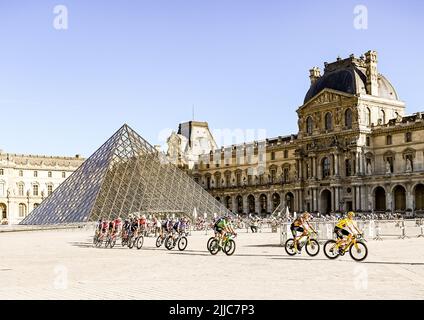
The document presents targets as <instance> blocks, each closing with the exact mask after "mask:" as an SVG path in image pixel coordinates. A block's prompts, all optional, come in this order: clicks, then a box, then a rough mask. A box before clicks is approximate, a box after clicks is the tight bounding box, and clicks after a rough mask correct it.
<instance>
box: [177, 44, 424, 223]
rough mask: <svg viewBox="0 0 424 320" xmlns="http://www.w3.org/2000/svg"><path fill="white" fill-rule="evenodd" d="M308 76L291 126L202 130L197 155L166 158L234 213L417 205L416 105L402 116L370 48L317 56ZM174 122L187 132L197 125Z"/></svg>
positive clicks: (423, 128)
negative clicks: (219, 137)
mask: <svg viewBox="0 0 424 320" xmlns="http://www.w3.org/2000/svg"><path fill="white" fill-rule="evenodd" d="M310 80H311V85H310V88H309V90H308V91H307V93H306V96H305V99H304V101H303V104H302V105H301V106H300V107H299V108H298V109H297V114H298V127H299V131H298V133H296V134H292V135H288V136H280V137H277V138H270V139H266V140H265V141H253V142H249V143H245V144H242V145H230V146H224V147H222V148H219V149H216V148H215V145H216V143H215V141H214V140H213V137H210V136H209V135H204V134H201V135H202V139H206V141H203V144H204V145H205V146H208V148H205V150H204V151H206V152H204V153H203V154H199V155H198V158H197V161H194V162H193V158H192V154H190V153H189V154H190V157H191V158H190V159H191V160H190V163H188V162H187V161H184V159H185V153H184V150H187V149H186V148H180V149H179V150H180V151H181V152H182V153H181V155H180V156H179V157H177V158H174V160H175V161H177V162H178V163H179V165H181V166H185V167H186V169H187V171H188V172H189V173H190V174H191V175H192V176H193V177H194V179H195V180H196V181H197V182H198V183H199V184H200V185H202V186H203V187H204V188H205V189H206V190H208V191H209V192H210V193H211V194H212V195H214V196H215V197H216V199H218V200H219V201H221V202H222V203H223V204H224V205H225V206H226V207H227V208H229V209H230V210H232V211H233V212H237V213H244V214H247V213H258V214H269V213H272V212H273V211H274V210H275V209H276V208H277V207H278V206H279V205H280V204H281V206H280V207H282V208H287V207H288V208H289V209H290V210H291V211H292V212H293V211H296V212H299V211H303V210H308V211H312V212H321V213H323V214H326V213H331V212H339V211H347V210H355V211H358V212H399V213H403V214H407V215H409V214H413V213H416V214H423V213H424V117H423V115H424V113H416V114H413V115H409V116H405V114H404V113H405V104H404V102H402V101H401V100H400V98H399V96H398V94H397V92H396V90H395V88H394V87H393V85H392V84H391V83H390V82H389V81H388V80H387V78H386V77H384V76H383V75H382V74H380V73H379V72H378V69H377V53H376V52H375V51H368V52H367V53H366V54H365V55H364V56H361V57H359V58H357V57H355V56H354V55H351V56H350V57H349V58H347V59H340V58H338V59H337V61H335V62H332V63H325V69H324V73H323V74H321V71H320V69H319V68H316V67H315V68H313V69H311V70H310ZM203 126H204V127H207V124H205V123H204V124H203ZM180 131H181V134H182V135H183V136H184V137H186V138H187V139H189V140H191V141H196V130H194V131H191V134H188V133H187V130H180ZM193 132H194V133H193ZM171 138H172V137H171ZM172 139H175V135H174V138H172ZM172 139H171V140H170V141H171V142H172V141H173V140H172ZM177 145H178V144H177ZM171 150H172V143H171ZM188 150H190V149H188ZM195 155H197V153H195Z"/></svg>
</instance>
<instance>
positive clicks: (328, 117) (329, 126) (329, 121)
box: [325, 112, 333, 131]
mask: <svg viewBox="0 0 424 320" xmlns="http://www.w3.org/2000/svg"><path fill="white" fill-rule="evenodd" d="M325 130H327V131H331V130H333V116H332V114H331V112H327V113H326V114H325Z"/></svg>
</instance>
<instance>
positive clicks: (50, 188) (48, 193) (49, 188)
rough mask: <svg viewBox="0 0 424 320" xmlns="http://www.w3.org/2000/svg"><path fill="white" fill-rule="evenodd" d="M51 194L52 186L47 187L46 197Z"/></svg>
mask: <svg viewBox="0 0 424 320" xmlns="http://www.w3.org/2000/svg"><path fill="white" fill-rule="evenodd" d="M52 193H53V186H52V185H49V186H47V195H48V196H49V195H51V194H52Z"/></svg>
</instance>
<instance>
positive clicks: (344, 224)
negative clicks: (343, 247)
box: [334, 211, 362, 244]
mask: <svg viewBox="0 0 424 320" xmlns="http://www.w3.org/2000/svg"><path fill="white" fill-rule="evenodd" d="M353 218H355V213H354V212H352V211H351V212H349V213H348V214H347V217H346V218H344V219H342V220H340V221H339V222H337V224H336V226H335V228H334V233H335V234H336V235H337V239H338V241H340V242H341V244H345V243H346V240H347V239H350V237H351V236H352V233H356V234H362V232H361V231H360V230H359V229H358V228H357V226H356V224H355V222H354V220H353ZM345 237H346V238H345Z"/></svg>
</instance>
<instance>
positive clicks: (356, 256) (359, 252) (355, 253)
mask: <svg viewBox="0 0 424 320" xmlns="http://www.w3.org/2000/svg"><path fill="white" fill-rule="evenodd" d="M349 253H350V256H351V257H352V259H353V260H355V261H357V262H361V261H364V260H365V259H366V258H367V256H368V247H367V246H366V245H365V243H363V242H362V241H357V242H356V245H353V246H351V247H350V250H349Z"/></svg>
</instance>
